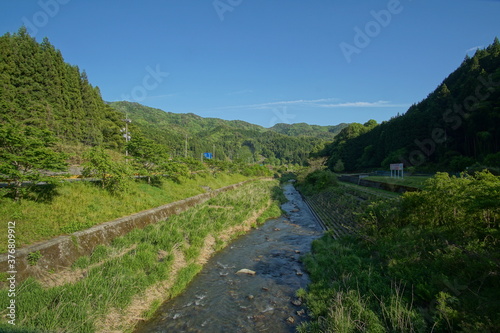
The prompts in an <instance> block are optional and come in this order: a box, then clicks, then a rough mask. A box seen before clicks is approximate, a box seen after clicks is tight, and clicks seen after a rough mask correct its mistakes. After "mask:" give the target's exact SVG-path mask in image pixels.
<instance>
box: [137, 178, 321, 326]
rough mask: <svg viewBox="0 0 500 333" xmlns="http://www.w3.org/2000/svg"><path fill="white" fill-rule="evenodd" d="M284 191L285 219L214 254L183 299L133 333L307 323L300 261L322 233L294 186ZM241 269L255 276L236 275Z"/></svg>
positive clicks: (163, 308)
mask: <svg viewBox="0 0 500 333" xmlns="http://www.w3.org/2000/svg"><path fill="white" fill-rule="evenodd" d="M284 192H285V195H286V197H287V198H288V200H289V202H288V203H286V204H284V205H283V206H282V208H283V210H284V211H285V212H286V213H287V216H285V217H281V218H278V219H274V220H270V221H268V222H266V223H265V224H264V225H262V226H260V227H259V228H258V229H255V230H252V231H251V232H250V233H248V234H246V235H244V236H242V237H240V238H238V239H237V240H235V241H234V242H233V243H231V245H229V246H228V247H227V248H226V249H224V250H222V251H220V252H218V253H217V254H215V255H214V256H213V257H212V258H211V259H210V261H209V262H208V263H207V264H206V265H205V266H204V268H203V270H202V271H201V272H200V274H198V276H197V277H196V278H195V279H194V280H193V281H192V282H191V284H190V285H189V286H188V288H187V289H186V290H185V292H184V293H183V294H181V295H179V296H178V297H176V298H175V299H173V300H170V301H168V302H166V303H165V304H163V305H162V306H161V307H160V309H159V310H158V312H157V313H156V315H155V317H154V318H153V319H151V320H150V321H148V322H145V323H142V324H140V325H138V327H137V329H136V331H135V332H136V333H146V332H166V333H181V332H204V333H205V332H208V333H211V332H214V333H215V332H217V333H218V332H228V333H239V332H241V333H244V332H272V333H281V332H295V328H296V326H297V325H298V324H300V322H302V321H304V320H307V318H306V316H305V314H303V312H302V311H301V310H303V309H304V310H305V308H304V306H302V305H300V304H299V303H297V302H296V301H297V300H296V297H295V292H296V291H297V290H298V289H299V288H305V287H306V286H307V284H308V282H309V279H308V276H307V274H306V273H305V272H304V267H303V266H302V264H301V262H300V257H301V256H303V255H304V254H305V253H307V252H309V251H310V249H311V243H312V241H313V240H314V239H316V238H319V237H320V236H321V235H322V232H323V231H322V229H321V227H320V225H319V224H318V223H317V221H316V220H315V218H314V216H313V215H312V213H311V212H310V210H309V208H308V207H307V206H306V204H305V203H304V202H303V200H302V199H301V196H300V194H299V193H298V192H297V191H296V190H295V189H294V187H293V186H292V185H291V184H288V185H285V187H284ZM241 269H248V270H251V271H254V272H255V275H249V274H241V273H240V274H237V272H238V271H239V270H241ZM292 302H294V303H296V304H292Z"/></svg>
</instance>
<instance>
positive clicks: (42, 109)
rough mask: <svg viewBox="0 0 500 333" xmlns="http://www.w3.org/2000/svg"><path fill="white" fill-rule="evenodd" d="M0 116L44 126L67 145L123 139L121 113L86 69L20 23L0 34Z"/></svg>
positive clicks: (114, 142)
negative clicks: (107, 101)
mask: <svg viewBox="0 0 500 333" xmlns="http://www.w3.org/2000/svg"><path fill="white" fill-rule="evenodd" d="M0 121H1V123H2V124H6V123H10V124H13V123H15V124H16V125H24V126H31V127H37V128H40V129H48V130H50V131H52V132H53V133H54V134H55V135H56V137H57V138H59V141H61V142H64V143H67V144H84V145H100V144H103V145H105V146H107V147H108V148H115V149H116V148H119V147H121V146H123V144H124V142H123V139H122V137H121V134H120V128H121V122H122V121H121V115H120V114H119V113H118V112H116V111H115V110H114V109H112V108H111V107H109V106H108V105H106V104H105V103H104V101H103V100H102V98H101V94H100V91H99V89H98V88H97V87H93V86H92V85H91V84H90V83H89V81H88V78H87V75H86V73H85V72H82V71H80V70H79V68H78V67H77V66H72V65H70V64H67V63H65V62H64V59H63V56H62V55H61V52H60V51H59V50H56V49H55V48H54V46H52V45H51V44H50V43H49V41H48V40H47V39H46V38H45V39H44V40H43V42H42V43H38V42H37V41H36V40H35V39H34V38H32V37H31V36H30V35H29V34H28V33H27V31H26V28H24V27H23V28H21V29H19V32H18V33H15V34H9V33H7V34H5V35H3V36H1V37H0Z"/></svg>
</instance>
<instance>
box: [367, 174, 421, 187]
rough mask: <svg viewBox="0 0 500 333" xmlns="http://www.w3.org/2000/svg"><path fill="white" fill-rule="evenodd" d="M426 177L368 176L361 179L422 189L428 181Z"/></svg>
mask: <svg viewBox="0 0 500 333" xmlns="http://www.w3.org/2000/svg"><path fill="white" fill-rule="evenodd" d="M429 178H430V177H428V176H405V177H404V178H403V179H401V178H394V177H384V176H370V177H366V178H363V179H366V180H373V181H375V182H381V183H387V184H396V185H405V186H410V187H416V188H420V189H421V188H424V187H425V182H426V181H427V180H428V179H429Z"/></svg>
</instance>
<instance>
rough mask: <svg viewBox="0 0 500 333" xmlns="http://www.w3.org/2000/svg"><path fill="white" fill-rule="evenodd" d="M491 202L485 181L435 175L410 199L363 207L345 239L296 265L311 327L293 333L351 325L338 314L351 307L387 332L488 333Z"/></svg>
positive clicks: (497, 247) (325, 242) (492, 191)
mask: <svg viewBox="0 0 500 333" xmlns="http://www.w3.org/2000/svg"><path fill="white" fill-rule="evenodd" d="M499 197H500V178H498V177H496V176H493V175H492V174H490V173H488V172H478V173H475V174H474V175H468V174H464V175H462V176H461V177H454V176H449V175H448V174H446V173H439V174H437V175H436V177H434V178H432V179H429V180H428V181H427V183H426V187H425V188H424V189H423V190H422V191H420V192H411V193H410V192H408V193H405V194H404V195H403V196H402V197H399V198H397V199H392V200H390V201H379V202H374V203H372V205H371V206H370V207H369V208H368V209H367V210H366V212H365V213H363V214H361V215H360V217H359V219H358V229H357V231H356V234H355V236H354V237H352V236H349V237H343V238H340V239H339V240H334V239H332V238H331V237H328V236H325V237H324V238H322V239H321V240H318V241H316V242H315V243H314V244H313V254H312V255H309V256H307V257H306V258H305V259H304V261H305V263H306V265H307V268H308V271H309V272H310V274H311V278H312V281H313V283H312V284H311V285H310V287H309V291H308V293H307V294H306V295H305V296H304V298H305V299H306V301H307V303H308V307H309V308H310V309H311V311H312V312H313V314H314V318H315V320H314V321H313V322H312V323H310V324H307V325H304V327H302V328H301V329H302V330H303V332H320V331H327V330H328V329H331V330H332V329H333V328H336V329H340V327H344V326H345V325H348V324H349V323H352V322H353V321H352V320H350V319H352V318H354V320H355V319H356V318H359V314H357V313H356V312H355V311H352V312H346V313H345V312H343V311H344V309H345V308H346V306H345V304H347V303H348V301H349V302H354V300H356V302H358V303H359V302H361V303H362V304H364V307H365V308H366V309H369V310H371V311H372V312H373V313H374V314H375V315H376V316H377V317H378V318H379V320H378V322H379V323H380V324H381V325H383V327H384V330H385V331H387V332H426V331H428V330H429V329H430V328H432V331H433V332H451V331H463V332H474V331H478V330H479V331H485V332H495V331H498V328H499V327H500V321H499V319H498V307H499V306H500V303H499V301H498V300H499V299H500V289H499V287H498V286H499V285H500V279H499V276H500V266H499V264H498V263H499V262H500V256H499V253H500V227H499V221H500V206H499V204H498V198H499ZM336 201H338V199H337V200H336ZM329 210H330V211H332V210H333V209H332V208H330V209H329ZM389 286H390V288H389ZM350 292H351V293H353V294H352V295H355V296H356V295H359V297H357V296H356V297H355V298H354V300H353V299H352V297H348V296H352V295H349V293H350ZM339 299H340V300H341V302H340V301H339ZM334 300H336V301H334ZM348 304H350V306H351V307H354V308H356V305H355V304H356V303H348ZM353 304H354V305H353ZM347 308H348V307H347ZM321 317H324V318H326V319H320V318H321ZM346 318H347V319H346ZM359 320H360V322H361V323H368V322H371V321H370V320H368V319H359ZM358 323H359V322H358ZM341 325H344V326H341ZM347 327H349V326H347ZM363 327H367V326H363ZM347 331H353V332H354V331H363V329H360V328H359V327H354V328H352V329H347Z"/></svg>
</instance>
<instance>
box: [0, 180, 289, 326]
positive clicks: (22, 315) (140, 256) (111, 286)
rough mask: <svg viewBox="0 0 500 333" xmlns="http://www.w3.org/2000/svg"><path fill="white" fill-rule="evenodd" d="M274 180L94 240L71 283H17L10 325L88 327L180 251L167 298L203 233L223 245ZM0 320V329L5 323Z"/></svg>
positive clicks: (163, 275)
mask: <svg viewBox="0 0 500 333" xmlns="http://www.w3.org/2000/svg"><path fill="white" fill-rule="evenodd" d="M276 184H277V182H274V181H273V182H269V181H257V182H252V183H249V184H246V185H245V186H243V187H241V188H238V189H236V190H234V191H231V192H225V193H222V194H220V195H219V196H217V197H215V198H213V199H211V200H209V201H208V202H206V203H204V204H202V205H199V206H197V207H194V208H191V209H189V210H188V211H186V212H184V213H182V214H179V215H177V216H173V217H171V218H169V219H168V220H166V221H162V222H160V223H157V224H154V225H149V226H148V227H146V228H144V229H142V230H139V229H136V230H134V231H132V232H130V233H129V234H127V235H125V236H123V237H120V238H117V239H115V240H114V241H113V243H112V245H111V246H99V247H97V248H96V249H95V251H94V253H93V254H92V255H90V256H89V257H83V258H81V259H80V260H78V261H77V262H76V263H75V265H74V266H75V268H79V269H83V270H84V271H85V274H86V276H85V277H84V278H82V279H80V280H78V281H74V282H71V283H67V284H65V285H62V286H58V287H54V288H43V287H42V285H41V284H40V283H39V282H37V281H35V280H33V279H28V280H26V281H24V282H23V283H22V284H21V285H20V286H19V287H18V296H17V299H16V300H17V304H18V312H17V316H18V321H17V324H18V326H21V327H24V328H26V329H27V330H28V329H36V330H38V331H41V332H43V331H50V332H73V333H79V332H94V331H95V329H96V322H97V321H99V320H102V318H103V317H104V316H105V315H106V314H107V313H108V311H109V310H110V309H112V308H116V309H121V310H124V309H126V308H127V306H128V305H130V304H131V302H132V300H133V298H134V296H136V295H141V294H143V293H144V292H145V291H146V289H147V288H149V287H151V286H153V285H155V284H156V283H158V282H161V281H165V280H167V279H169V278H172V277H171V276H170V275H171V273H172V263H173V262H174V253H176V251H177V252H178V251H179V250H180V251H182V253H183V255H184V257H185V260H186V263H185V267H183V268H181V269H180V271H179V273H178V274H177V277H176V278H175V281H176V282H175V284H174V285H173V287H172V288H171V289H170V291H169V293H168V294H169V296H170V297H172V296H175V295H177V294H179V293H180V292H181V291H182V290H183V289H184V288H185V287H186V285H187V284H188V283H189V281H191V279H192V278H193V277H194V276H195V275H196V274H197V273H198V272H199V270H200V269H201V266H200V265H199V264H198V263H197V258H198V257H199V255H200V251H201V249H202V248H203V246H204V240H205V238H206V237H207V236H209V235H211V236H212V237H214V238H215V239H216V240H217V241H218V244H219V245H220V244H224V243H226V242H227V237H222V235H223V234H224V232H225V231H226V230H228V229H229V228H231V227H232V226H237V225H240V224H242V222H244V221H245V220H247V219H248V218H249V217H250V216H252V215H254V214H255V212H256V211H262V210H263V209H264V208H265V207H267V206H268V203H269V201H270V200H271V199H272V197H273V189H274V188H275V187H276ZM274 206H275V207H274V208H273V210H272V211H273V212H277V213H279V214H280V210H279V206H278V203H277V202H275V204H274ZM276 207H278V208H276ZM270 211H271V210H270ZM279 214H278V215H279ZM222 239H224V240H222ZM124 250H125V251H124ZM123 252H125V253H124V254H123V255H121V256H119V255H117V254H118V253H123ZM7 302H8V291H7V290H1V291H0V304H7ZM155 306H156V307H157V306H158V304H157V302H156V305H155ZM137 315H141V314H137ZM3 325H4V326H2V324H0V331H1V330H2V328H3V327H7V325H6V324H3Z"/></svg>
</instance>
